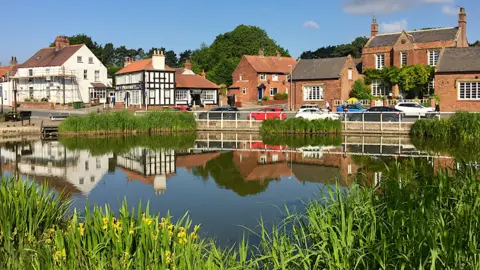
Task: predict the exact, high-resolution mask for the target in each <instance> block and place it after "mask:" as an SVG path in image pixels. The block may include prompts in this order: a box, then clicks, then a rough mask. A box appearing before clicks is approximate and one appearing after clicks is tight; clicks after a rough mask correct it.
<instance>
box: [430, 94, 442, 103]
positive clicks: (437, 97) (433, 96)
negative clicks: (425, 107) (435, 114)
mask: <svg viewBox="0 0 480 270" xmlns="http://www.w3.org/2000/svg"><path fill="white" fill-rule="evenodd" d="M430 98H433V99H434V100H435V102H436V103H437V104H439V103H440V96H439V95H438V94H431V95H430Z"/></svg>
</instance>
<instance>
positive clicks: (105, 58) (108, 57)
mask: <svg viewBox="0 0 480 270" xmlns="http://www.w3.org/2000/svg"><path fill="white" fill-rule="evenodd" d="M100 61H102V63H103V64H104V65H106V66H111V65H114V64H115V47H114V46H113V44H112V43H107V44H105V46H103V50H102V58H101V59H100Z"/></svg>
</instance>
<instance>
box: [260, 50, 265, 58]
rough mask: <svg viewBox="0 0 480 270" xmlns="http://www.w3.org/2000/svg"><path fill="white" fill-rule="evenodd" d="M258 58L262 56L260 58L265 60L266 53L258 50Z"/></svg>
mask: <svg viewBox="0 0 480 270" xmlns="http://www.w3.org/2000/svg"><path fill="white" fill-rule="evenodd" d="M258 56H260V58H264V57H265V52H264V51H263V49H262V48H260V50H258Z"/></svg>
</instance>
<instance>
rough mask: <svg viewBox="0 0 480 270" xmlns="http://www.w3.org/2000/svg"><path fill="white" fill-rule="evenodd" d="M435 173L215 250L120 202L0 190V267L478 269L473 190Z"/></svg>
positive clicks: (335, 200) (399, 170) (413, 170)
mask: <svg viewBox="0 0 480 270" xmlns="http://www.w3.org/2000/svg"><path fill="white" fill-rule="evenodd" d="M460 168H461V169H459V170H455V171H450V172H447V171H441V172H438V171H437V172H434V171H433V168H432V166H431V165H430V164H428V163H427V162H414V161H413V160H403V161H401V162H393V163H391V164H390V166H389V167H388V168H386V167H385V168H384V171H383V174H382V179H381V181H380V183H379V184H378V185H377V186H375V187H373V185H371V184H369V183H372V182H371V181H372V179H369V177H368V175H369V174H360V175H359V176H358V177H359V179H358V180H359V182H360V181H361V182H362V183H365V184H364V185H363V186H360V185H353V186H352V187H351V188H350V189H349V190H346V191H340V189H336V191H333V190H329V193H328V194H329V195H328V196H327V197H323V198H319V199H318V200H317V201H312V202H311V203H310V204H309V205H308V206H307V208H306V210H305V212H304V213H298V214H293V213H292V214H288V213H287V218H286V219H285V221H284V222H283V223H282V224H278V225H277V226H274V227H273V228H272V230H270V232H268V231H269V230H267V228H265V227H264V226H261V229H262V230H261V231H260V233H259V234H258V236H259V238H260V239H261V241H260V244H259V245H258V246H256V247H251V246H249V245H248V244H247V243H245V242H241V243H239V244H238V245H237V246H235V247H231V248H226V249H220V248H218V247H217V246H216V245H215V243H214V242H212V241H211V240H209V239H201V237H200V238H199V237H198V234H199V231H200V230H201V229H199V228H198V227H195V226H192V223H191V221H190V220H188V218H187V217H184V218H181V219H179V221H177V222H176V223H175V224H172V220H171V218H170V217H169V216H168V215H167V216H166V217H165V218H163V219H162V218H161V217H160V216H156V215H155V216H151V215H150V214H149V209H148V207H147V209H140V208H137V209H129V208H128V207H127V205H126V204H124V205H123V206H122V208H121V210H120V211H119V213H117V215H116V216H115V217H114V214H113V213H112V211H110V210H109V208H108V206H107V207H105V208H98V207H96V208H94V209H93V211H90V210H89V207H87V208H86V209H85V210H84V211H85V213H84V214H82V215H80V214H78V213H77V212H75V213H74V214H73V216H69V217H64V215H65V213H66V209H67V207H68V203H64V202H62V201H60V200H59V199H58V198H57V197H53V196H51V195H49V193H48V192H46V191H45V188H44V187H37V186H35V185H33V184H25V182H22V181H11V180H9V179H3V180H1V183H0V194H1V196H0V207H2V208H1V209H0V210H1V212H0V252H1V253H0V254H2V256H0V265H3V266H6V268H26V269H30V268H35V269H90V268H98V269H427V268H428V269H478V268H479V267H480V241H479V239H480V182H479V181H478V180H477V177H478V171H475V170H474V169H473V168H472V167H468V166H460Z"/></svg>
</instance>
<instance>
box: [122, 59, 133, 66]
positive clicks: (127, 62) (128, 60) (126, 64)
mask: <svg viewBox="0 0 480 270" xmlns="http://www.w3.org/2000/svg"><path fill="white" fill-rule="evenodd" d="M131 63H132V61H131V60H130V57H127V58H126V59H125V61H123V67H126V66H128V65H130V64H131Z"/></svg>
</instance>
